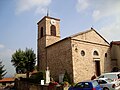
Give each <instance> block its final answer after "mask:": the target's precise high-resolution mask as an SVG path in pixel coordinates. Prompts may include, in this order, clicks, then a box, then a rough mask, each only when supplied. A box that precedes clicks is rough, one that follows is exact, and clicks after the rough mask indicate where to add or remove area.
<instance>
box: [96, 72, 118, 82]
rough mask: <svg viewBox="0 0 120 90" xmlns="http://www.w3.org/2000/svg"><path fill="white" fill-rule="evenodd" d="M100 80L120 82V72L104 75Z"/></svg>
mask: <svg viewBox="0 0 120 90" xmlns="http://www.w3.org/2000/svg"><path fill="white" fill-rule="evenodd" d="M98 78H110V79H112V80H120V72H111V73H104V74H102V75H100V76H99V77H98Z"/></svg>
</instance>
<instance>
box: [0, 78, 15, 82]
mask: <svg viewBox="0 0 120 90" xmlns="http://www.w3.org/2000/svg"><path fill="white" fill-rule="evenodd" d="M14 80H15V78H3V79H1V80H0V83H2V82H14Z"/></svg>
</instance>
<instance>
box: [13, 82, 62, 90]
mask: <svg viewBox="0 0 120 90" xmlns="http://www.w3.org/2000/svg"><path fill="white" fill-rule="evenodd" d="M15 88H16V90H64V88H63V86H52V87H51V86H49V85H40V84H33V83H29V82H24V81H19V80H18V81H16V82H15Z"/></svg>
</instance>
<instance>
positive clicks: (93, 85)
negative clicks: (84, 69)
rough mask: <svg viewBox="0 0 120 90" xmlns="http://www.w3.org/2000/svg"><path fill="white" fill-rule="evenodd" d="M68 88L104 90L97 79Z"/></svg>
mask: <svg viewBox="0 0 120 90" xmlns="http://www.w3.org/2000/svg"><path fill="white" fill-rule="evenodd" d="M68 90H102V88H101V87H100V85H99V84H98V82H97V81H95V80H93V81H84V82H79V83H77V84H76V85H75V86H73V87H72V86H71V87H69V89H68Z"/></svg>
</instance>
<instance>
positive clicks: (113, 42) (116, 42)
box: [111, 41, 120, 45]
mask: <svg viewBox="0 0 120 90" xmlns="http://www.w3.org/2000/svg"><path fill="white" fill-rule="evenodd" d="M111 44H112V45H120V41H112V42H111Z"/></svg>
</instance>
